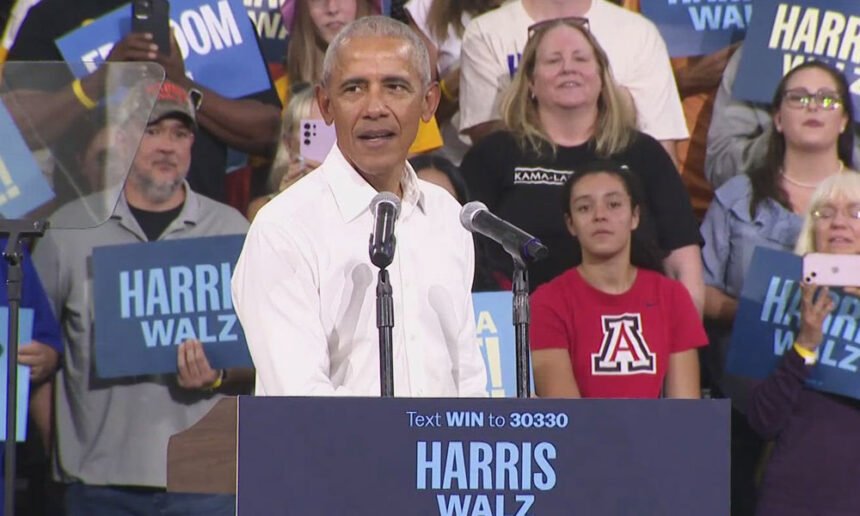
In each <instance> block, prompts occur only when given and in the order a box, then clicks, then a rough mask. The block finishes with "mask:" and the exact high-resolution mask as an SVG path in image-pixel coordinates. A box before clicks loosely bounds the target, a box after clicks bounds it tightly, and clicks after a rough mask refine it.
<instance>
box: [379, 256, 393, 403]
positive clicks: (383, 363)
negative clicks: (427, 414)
mask: <svg viewBox="0 0 860 516" xmlns="http://www.w3.org/2000/svg"><path fill="white" fill-rule="evenodd" d="M376 327H377V328H378V329H379V390H380V396H382V397H383V398H390V397H392V396H394V348H393V344H392V343H393V331H392V330H393V328H394V296H393V291H392V289H391V282H390V281H389V279H388V271H387V270H386V269H385V267H380V269H379V274H378V276H377V278H376Z"/></svg>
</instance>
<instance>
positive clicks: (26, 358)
mask: <svg viewBox="0 0 860 516" xmlns="http://www.w3.org/2000/svg"><path fill="white" fill-rule="evenodd" d="M59 361H60V354H59V353H57V351H56V350H55V349H54V348H52V347H51V346H49V345H47V344H43V343H41V342H39V341H36V340H34V341H32V342H28V343H27V344H24V345H22V346H21V347H19V348H18V363H19V364H21V365H25V366H30V381H31V382H33V383H41V382H43V381H45V380H46V379H47V378H48V377H49V376H51V374H52V373H53V372H54V371H56V370H57V364H58V363H59Z"/></svg>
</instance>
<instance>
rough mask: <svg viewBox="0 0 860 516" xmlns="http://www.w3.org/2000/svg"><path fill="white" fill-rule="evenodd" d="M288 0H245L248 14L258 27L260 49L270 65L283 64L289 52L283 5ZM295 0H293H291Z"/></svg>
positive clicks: (287, 28)
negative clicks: (282, 10) (282, 11)
mask: <svg viewBox="0 0 860 516" xmlns="http://www.w3.org/2000/svg"><path fill="white" fill-rule="evenodd" d="M285 1H286V0H243V3H244V4H245V10H247V11H248V16H249V17H250V18H251V21H252V22H254V26H256V27H257V36H258V37H259V38H260V50H262V51H263V58H264V59H265V60H266V62H267V63H268V64H269V66H272V65H275V66H281V65H283V63H284V56H285V55H286V53H287V33H288V30H289V27H285V26H284V19H283V15H282V14H281V6H282V5H283V4H284V2H285ZM291 1H293V0H291Z"/></svg>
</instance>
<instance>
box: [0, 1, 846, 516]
mask: <svg viewBox="0 0 860 516" xmlns="http://www.w3.org/2000/svg"><path fill="white" fill-rule="evenodd" d="M19 4H20V5H21V9H22V11H21V12H18V18H19V19H20V20H21V24H20V28H19V29H18V30H17V31H16V35H15V37H14V38H13V39H12V40H11V45H10V48H9V50H8V56H7V60H8V64H7V67H6V69H5V73H4V90H3V95H4V99H5V100H6V102H5V103H6V105H7V108H8V110H9V112H10V114H11V116H12V118H13V119H14V120H15V121H16V122H17V123H18V126H19V127H22V128H29V129H28V130H26V131H25V130H24V129H22V133H23V136H24V139H25V141H27V143H28V144H29V145H31V146H32V147H36V146H41V148H44V149H48V150H49V152H48V154H50V155H51V157H52V158H53V159H52V160H44V161H45V163H43V166H44V168H45V169H46V173H47V174H48V176H49V177H50V179H51V182H52V187H53V189H54V191H55V192H56V193H57V198H56V200H55V201H54V202H53V203H52V204H51V205H50V206H49V207H47V208H45V209H43V211H51V215H50V217H51V220H52V221H54V222H60V221H66V222H68V221H85V220H90V221H93V220H95V219H97V218H98V216H97V215H95V214H94V211H93V210H94V207H96V206H103V207H104V206H107V207H108V208H107V212H106V213H105V216H104V217H103V218H104V219H106V222H103V223H101V224H99V225H97V227H89V228H86V229H76V230H68V229H66V230H63V229H57V230H48V232H47V233H46V234H45V236H44V237H43V238H41V239H40V240H39V241H38V242H37V243H36V245H35V247H34V249H33V254H32V263H31V262H30V258H29V255H28V256H27V261H26V262H25V265H26V272H27V274H26V276H25V282H26V283H25V284H26V288H25V293H26V295H25V298H24V303H23V304H24V306H25V307H28V308H31V309H33V310H34V311H35V313H36V316H37V319H36V323H35V325H34V332H33V342H29V343H24V345H23V346H22V348H21V351H20V354H19V361H20V363H21V364H24V365H28V366H30V367H31V369H30V371H31V372H30V374H31V378H30V379H31V382H32V388H31V399H30V413H31V420H32V423H33V426H32V428H33V430H34V432H35V435H36V436H37V437H38V438H37V439H33V440H35V441H37V442H36V445H35V450H34V449H31V448H28V453H29V454H31V455H32V456H33V457H37V458H38V457H41V458H42V459H41V462H40V461H39V460H38V459H35V462H37V463H38V464H40V465H41V467H43V468H45V469H47V470H49V472H48V477H49V478H50V481H44V482H43V480H44V479H43V480H39V478H40V477H39V475H38V474H30V476H29V477H28V478H30V479H31V480H32V484H33V485H31V486H30V490H31V491H32V492H35V493H39V495H38V496H36V497H31V498H26V497H24V498H23V500H22V504H23V505H25V506H26V507H27V510H28V511H31V512H30V513H31V514H34V515H41V514H45V515H62V514H65V515H68V516H76V515H95V516H98V515H106V516H113V515H120V514H128V515H132V514H135V515H136V514H146V515H149V514H153V515H154V514H190V515H195V514H201V515H202V514H208V515H211V514H224V515H227V514H233V511H234V503H235V500H234V498H233V497H230V496H225V495H194V496H191V495H176V494H174V493H168V492H166V491H165V486H166V467H167V466H166V448H167V440H168V439H169V438H170V436H171V435H173V434H176V433H178V432H181V431H183V430H185V429H187V428H189V427H190V426H191V425H193V424H194V423H195V422H196V421H198V420H199V419H200V418H201V417H202V416H203V415H204V414H206V413H207V412H208V411H209V410H210V409H211V408H212V407H213V406H214V404H215V403H217V401H218V400H220V399H221V398H223V397H224V396H228V395H232V394H255V395H260V396H262V395H269V396H273V395H275V396H276V395H364V396H375V395H378V393H379V383H378V382H379V363H378V360H379V356H378V347H377V326H376V313H375V310H376V308H375V297H374V296H375V290H374V288H373V285H374V281H375V279H374V275H375V269H374V268H373V267H372V266H371V264H370V262H369V261H368V256H367V251H366V249H367V234H368V231H369V229H370V228H371V227H372V225H373V217H374V214H373V213H371V211H370V210H369V209H368V205H369V203H370V201H371V199H373V198H374V196H375V194H376V193H378V192H392V193H394V194H395V195H397V196H398V197H399V198H400V207H399V216H398V222H397V248H396V254H395V256H394V258H393V262H392V264H391V265H390V267H389V270H390V272H391V285H392V287H393V290H394V292H395V304H394V309H393V310H394V313H395V320H396V321H397V326H396V327H395V333H394V336H393V339H394V347H393V363H394V383H395V385H396V386H397V390H396V392H397V394H398V395H400V396H418V397H455V396H461V397H481V396H484V395H485V388H486V382H487V380H486V378H487V373H486V365H485V364H484V361H483V359H482V357H481V354H480V350H479V348H478V347H477V346H476V345H475V340H474V336H475V322H474V314H473V307H472V293H473V292H476V291H495V290H507V289H510V287H511V282H512V278H513V263H512V260H511V258H510V256H509V255H508V254H507V253H506V252H505V251H504V250H503V249H502V247H501V246H498V245H496V244H495V243H493V242H491V241H490V240H488V239H485V238H483V237H477V236H476V237H473V236H472V235H470V234H469V233H468V232H467V231H466V230H465V229H463V227H462V226H461V224H460V222H459V220H458V213H459V210H460V207H461V205H463V204H465V203H467V202H469V201H473V200H476V201H481V202H482V203H484V204H485V205H486V206H487V207H488V208H489V210H490V211H491V212H493V213H494V214H496V215H498V216H499V217H501V218H503V219H505V220H507V221H510V222H511V223H513V224H515V225H516V226H518V227H520V228H522V229H523V230H525V231H527V232H528V233H530V234H532V235H534V236H536V237H538V238H539V239H540V240H541V241H542V242H543V243H544V244H546V245H547V246H548V247H549V249H550V254H549V257H548V258H547V259H545V260H543V261H540V262H538V263H535V264H532V265H531V266H530V269H529V274H530V279H531V288H532V295H531V311H532V321H531V326H530V341H531V346H532V357H533V375H534V385H535V390H536V392H535V394H536V395H537V396H539V397H552V398H660V397H665V398H687V399H694V398H700V397H702V396H703V394H704V395H707V396H710V397H715V398H728V399H730V400H731V406H732V416H731V437H732V440H731V450H730V452H731V507H732V515H733V516H745V515H753V514H757V515H764V516H770V515H774V516H792V515H798V516H800V515H808V514H826V515H834V516H840V515H849V514H851V515H855V514H860V497H858V495H857V494H856V493H853V490H852V489H851V482H852V480H853V477H852V475H851V474H850V471H853V465H854V464H855V463H857V461H858V459H860V447H858V446H856V445H852V444H851V437H850V436H851V433H852V431H853V430H854V429H855V427H852V426H851V425H852V424H858V427H856V428H860V406H858V402H857V401H856V400H853V399H851V398H848V397H844V396H838V395H834V394H827V393H823V392H820V391H816V390H813V389H811V388H809V387H808V386H807V385H806V383H805V380H806V379H807V378H809V376H810V374H811V372H812V371H813V370H814V368H815V366H816V361H817V350H818V348H819V346H821V344H822V341H823V340H824V336H823V333H822V327H823V325H824V320H825V318H826V317H827V316H828V315H829V314H830V313H831V312H833V310H834V309H835V307H834V304H833V302H832V300H831V298H830V297H829V296H828V291H827V289H826V288H823V287H818V286H816V285H814V284H804V285H803V287H802V292H803V294H802V298H801V299H802V300H801V303H800V316H799V327H798V330H797V335H796V339H795V341H794V342H793V343H792V345H791V346H790V347H789V348H788V349H787V350H786V352H785V354H784V356H783V357H782V359H781V361H780V363H779V366H778V367H777V368H776V369H775V370H774V371H773V372H772V373H770V375H769V376H768V377H767V378H766V379H764V380H753V379H749V378H744V377H740V376H736V375H732V374H730V373H728V372H726V370H725V364H726V357H727V354H728V349H729V343H730V340H731V334H732V326H733V322H734V320H735V318H736V315H737V312H738V306H739V299H740V294H741V289H742V287H743V284H744V280H745V277H746V276H747V271H748V269H749V267H750V264H751V261H752V258H753V254H754V251H755V249H756V248H758V247H765V248H770V249H777V250H782V251H786V252H794V253H796V254H800V255H802V254H805V253H810V252H816V253H835V254H858V253H860V175H857V172H856V170H855V160H854V156H855V154H856V151H857V150H858V148H860V147H858V146H860V139H857V138H855V135H856V134H857V131H858V128H860V125H858V124H857V123H856V122H855V119H854V103H853V102H852V94H851V91H850V88H849V86H848V82H847V80H846V78H845V76H844V75H843V74H842V72H840V71H839V70H837V69H836V68H833V67H831V66H829V65H827V64H825V63H822V62H808V63H805V64H800V65H799V66H796V67H795V68H794V69H792V70H791V71H790V72H788V73H787V74H786V75H785V76H784V77H783V78H782V80H781V81H780V82H779V83H778V84H774V85H773V87H774V92H773V98H772V101H771V102H770V103H769V104H767V105H765V104H758V103H754V102H749V101H745V100H741V99H737V98H734V97H732V88H733V83H734V81H735V78H736V74H737V70H738V64H739V60H740V58H741V55H742V52H743V48H741V46H740V45H739V44H735V45H731V46H729V47H726V48H724V49H722V50H719V51H717V52H715V53H713V54H710V55H705V56H696V57H692V58H685V59H670V57H669V54H668V51H667V47H666V44H665V43H664V41H663V38H662V37H661V35H660V32H659V31H658V30H657V27H656V26H655V25H654V23H652V22H651V21H649V20H648V19H646V18H645V17H644V16H642V15H641V14H639V12H638V10H639V5H638V2H636V1H635V0H634V1H629V0H628V1H622V2H612V1H609V0H507V1H502V0H408V1H405V2H395V4H396V5H395V9H394V11H393V14H396V15H398V16H399V17H400V18H402V20H401V21H396V20H395V19H394V18H392V17H388V16H382V15H381V14H382V10H383V3H382V2H378V1H375V0H286V1H285V2H282V5H283V6H282V8H281V10H282V14H283V23H284V25H285V27H287V28H288V29H289V34H290V37H289V43H288V44H287V45H286V47H285V48H284V49H283V67H282V70H283V73H282V74H281V75H273V74H272V73H270V74H269V76H268V87H267V88H264V89H262V90H260V91H257V92H254V93H251V94H248V95H245V96H242V97H239V98H231V97H229V96H226V95H224V94H222V93H220V92H219V91H217V89H216V88H215V87H214V86H213V85H211V84H206V83H204V82H201V81H200V80H198V79H196V78H193V77H190V76H189V74H188V73H186V67H185V62H184V60H183V55H182V50H181V48H180V45H179V44H178V43H177V41H176V39H172V40H171V44H170V48H159V47H158V46H157V45H156V44H155V43H154V42H153V38H152V35H151V34H147V33H139V32H129V33H127V34H125V35H124V36H122V37H121V39H120V40H119V41H116V42H115V44H114V45H113V47H112V49H111V50H110V51H109V52H108V53H107V54H106V59H105V60H104V63H99V66H97V67H94V69H93V70H91V71H90V72H89V73H88V74H86V75H83V76H77V77H76V76H74V75H72V73H71V72H70V70H68V69H61V68H57V67H56V66H44V67H39V66H37V65H34V64H32V63H38V62H52V61H62V60H63V55H62V53H61V52H60V50H59V48H58V46H57V43H56V41H57V39H58V38H60V37H61V36H63V35H65V34H67V33H69V32H70V31H74V30H77V29H78V28H79V27H82V26H85V25H87V24H88V23H89V22H90V21H92V20H94V19H98V18H99V17H101V16H103V15H105V14H107V13H109V12H110V11H112V10H114V9H116V8H118V7H120V6H121V5H123V4H125V0H78V1H75V2H69V1H67V0H40V1H38V2H33V1H28V2H20V3H19ZM619 4H621V5H619ZM31 6H32V7H31ZM27 9H29V10H27ZM22 13H26V16H24V15H23V14H22ZM252 47H253V48H255V49H256V51H257V52H258V53H259V47H258V46H254V45H252ZM261 59H262V57H261ZM17 62H28V66H31V68H30V69H29V71H28V73H21V72H20V71H19V72H16V73H13V71H14V70H15V68H14V66H13V63H17ZM150 62H154V63H156V64H158V65H159V68H156V71H160V70H162V69H163V72H164V80H163V82H162V81H161V80H160V77H157V75H158V73H154V72H153V71H152V69H148V70H146V71H147V73H145V74H142V73H141V68H139V67H138V68H134V69H129V68H126V69H125V70H126V72H128V70H132V71H134V73H137V74H138V76H139V77H141V79H140V80H138V81H137V82H135V83H130V84H124V85H120V86H124V87H126V86H127V87H128V89H129V90H130V93H128V94H127V96H126V97H125V98H124V99H123V101H122V102H121V106H119V107H118V108H115V107H113V106H112V105H111V103H112V102H114V101H116V100H117V99H116V97H118V96H121V95H119V94H118V93H117V92H118V91H120V90H119V89H117V84H115V83H122V82H128V81H127V80H126V81H123V80H117V78H116V76H117V72H114V71H115V70H122V69H123V68H122V65H123V64H128V63H134V64H139V63H150ZM219 73H222V74H230V73H231V70H230V69H229V68H227V67H225V68H224V69H223V70H219ZM127 76H128V74H127V73H126V75H124V77H127ZM144 76H145V77H144ZM123 91H124V90H123ZM129 113H131V115H129ZM135 113H137V114H138V115H139V114H140V113H146V114H145V115H144V119H141V120H136V121H135V119H134V114H135ZM306 120H315V121H317V122H319V123H321V124H328V125H333V126H334V133H335V135H336V140H335V141H334V142H333V146H332V148H331V151H330V152H328V154H327V156H326V157H325V158H324V159H322V160H319V159H317V157H308V156H307V155H305V150H304V146H303V144H302V142H303V139H307V138H308V136H307V134H306V133H305V131H306V130H307V129H306V128H305V127H304V126H303V121H306ZM135 123H136V124H137V126H139V128H140V129H139V130H138V132H135V131H134V130H132V129H131V128H132V127H134V124H135ZM228 149H233V150H235V151H240V152H243V153H246V154H248V155H250V156H251V158H249V160H248V162H249V163H251V165H250V166H249V167H248V168H247V170H245V171H244V172H234V173H232V174H229V175H228V174H227V169H228ZM126 170H128V177H127V179H126V180H125V181H124V182H123V181H122V180H121V179H122V177H124V175H125V172H126ZM230 176H232V177H230ZM118 177H119V179H117V178H118ZM238 192H241V194H239V193H238ZM58 225H59V226H62V225H63V224H58ZM93 226H95V224H93ZM215 235H247V237H246V238H245V244H244V248H243V250H242V254H241V256H240V258H239V260H238V263H237V264H236V268H235V272H234V274H233V278H232V300H233V304H234V305H235V309H236V313H237V315H238V317H239V320H240V321H241V323H242V326H243V329H244V332H245V335H246V337H247V342H248V348H249V351H250V354H251V357H252V359H253V362H254V366H255V367H254V369H253V370H252V369H247V368H232V369H218V368H215V367H213V366H212V365H211V362H210V358H211V357H208V356H207V353H206V351H205V350H206V346H205V344H204V343H202V342H201V341H200V340H197V339H195V338H191V339H186V340H184V341H183V342H181V343H180V344H179V345H177V346H176V349H177V353H176V373H175V374H160V375H150V376H140V377H126V378H121V379H105V378H101V377H100V376H99V374H98V371H97V364H96V362H95V351H94V342H95V337H94V334H95V332H96V331H97V322H96V321H95V319H94V315H93V314H94V299H93V278H94V272H93V270H92V257H93V250H94V249H96V248H98V247H101V246H107V245H119V244H125V245H144V244H146V243H148V242H156V241H166V240H178V239H189V238H197V237H203V236H215ZM31 265H34V267H31ZM850 287H860V285H851V286H849V288H848V289H847V291H848V293H856V292H860V291H856V292H855V290H856V289H852V288H850ZM0 301H2V300H0ZM769 444H770V445H769ZM24 458H25V459H26V458H27V454H26V453H25V454H24ZM25 463H26V461H25ZM46 465H47V466H46ZM37 469H38V467H37ZM762 471H763V473H762ZM28 474H29V473H28ZM46 485H47V487H46ZM42 493H48V494H47V495H43V494H42Z"/></svg>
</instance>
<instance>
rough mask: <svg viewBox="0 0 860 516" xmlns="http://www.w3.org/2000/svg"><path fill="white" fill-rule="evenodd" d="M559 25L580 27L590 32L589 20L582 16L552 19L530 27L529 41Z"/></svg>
mask: <svg viewBox="0 0 860 516" xmlns="http://www.w3.org/2000/svg"><path fill="white" fill-rule="evenodd" d="M559 25H578V26H580V27H583V28H584V29H585V30H590V29H589V25H588V18H583V17H582V16H567V17H564V18H550V19H549V20H543V21H539V22H537V23H533V24H532V25H529V29H528V39H532V38H533V37H534V36H535V35H536V34H538V33H540V32H543V31H545V30H547V29H548V28H550V27H557V26H559Z"/></svg>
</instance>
